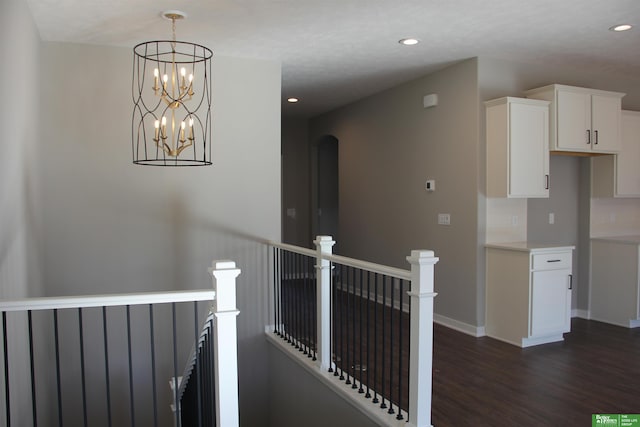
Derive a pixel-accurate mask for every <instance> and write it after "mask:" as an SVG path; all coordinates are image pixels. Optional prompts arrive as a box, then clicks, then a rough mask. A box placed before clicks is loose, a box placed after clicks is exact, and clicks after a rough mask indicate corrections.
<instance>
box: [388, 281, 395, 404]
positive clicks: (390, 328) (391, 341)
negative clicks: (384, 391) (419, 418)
mask: <svg viewBox="0 0 640 427" xmlns="http://www.w3.org/2000/svg"><path fill="white" fill-rule="evenodd" d="M389 281H390V282H391V307H390V309H389V410H388V411H387V413H389V414H393V413H394V410H393V312H394V311H395V310H396V307H395V292H394V290H395V289H394V285H393V284H394V282H395V280H394V279H393V278H392V277H389Z"/></svg>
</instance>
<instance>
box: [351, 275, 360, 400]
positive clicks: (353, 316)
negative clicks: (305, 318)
mask: <svg viewBox="0 0 640 427" xmlns="http://www.w3.org/2000/svg"><path fill="white" fill-rule="evenodd" d="M351 273H352V279H353V291H352V292H350V294H351V301H352V304H351V319H352V320H351V363H352V365H353V368H352V370H353V374H352V377H353V385H352V386H351V388H353V389H356V388H358V385H357V384H356V281H357V280H356V273H357V272H356V268H355V267H352V268H351ZM349 366H351V365H349Z"/></svg>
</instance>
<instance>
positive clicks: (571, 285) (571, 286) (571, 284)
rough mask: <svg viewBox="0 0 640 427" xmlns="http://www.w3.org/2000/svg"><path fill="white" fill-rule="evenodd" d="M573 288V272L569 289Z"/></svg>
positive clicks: (570, 276)
mask: <svg viewBox="0 0 640 427" xmlns="http://www.w3.org/2000/svg"><path fill="white" fill-rule="evenodd" d="M572 289H573V274H570V275H569V290H572Z"/></svg>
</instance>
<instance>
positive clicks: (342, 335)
mask: <svg viewBox="0 0 640 427" xmlns="http://www.w3.org/2000/svg"><path fill="white" fill-rule="evenodd" d="M345 268H346V267H345V266H344V265H342V264H340V355H339V356H338V357H339V358H340V379H341V380H344V340H345V335H346V334H345V331H344V330H345V324H346V323H347V322H346V320H345V312H346V304H345V297H346V292H345V291H344V282H345V277H346V276H345Z"/></svg>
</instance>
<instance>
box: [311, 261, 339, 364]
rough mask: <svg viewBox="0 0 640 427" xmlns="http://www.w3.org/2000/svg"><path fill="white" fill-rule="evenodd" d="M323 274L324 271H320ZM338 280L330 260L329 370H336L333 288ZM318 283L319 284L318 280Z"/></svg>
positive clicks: (315, 294)
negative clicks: (334, 367) (334, 365)
mask: <svg viewBox="0 0 640 427" xmlns="http://www.w3.org/2000/svg"><path fill="white" fill-rule="evenodd" d="M317 262H318V263H319V262H320V260H317ZM316 274H318V270H316ZM320 274H322V273H320ZM335 282H336V280H335V279H334V275H333V263H332V262H331V261H329V372H334V369H333V363H334V357H333V355H334V353H335V349H336V339H335V336H336V334H335V331H334V330H333V327H334V325H335V321H334V314H333V310H334V309H335V301H334V300H333V298H334V297H335V294H336V293H335V291H334V289H333V287H334V285H335ZM315 283H316V285H315V286H318V282H317V280H316V282H315ZM317 291H318V290H317V288H316V292H314V293H313V301H315V302H316V304H317V296H318V292H317ZM318 314H319V313H318V307H317V305H316V308H315V319H316V320H315V322H316V323H315V328H314V334H317V331H318V323H317V322H318V317H319V316H318ZM317 343H318V338H317V337H316V348H317Z"/></svg>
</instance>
